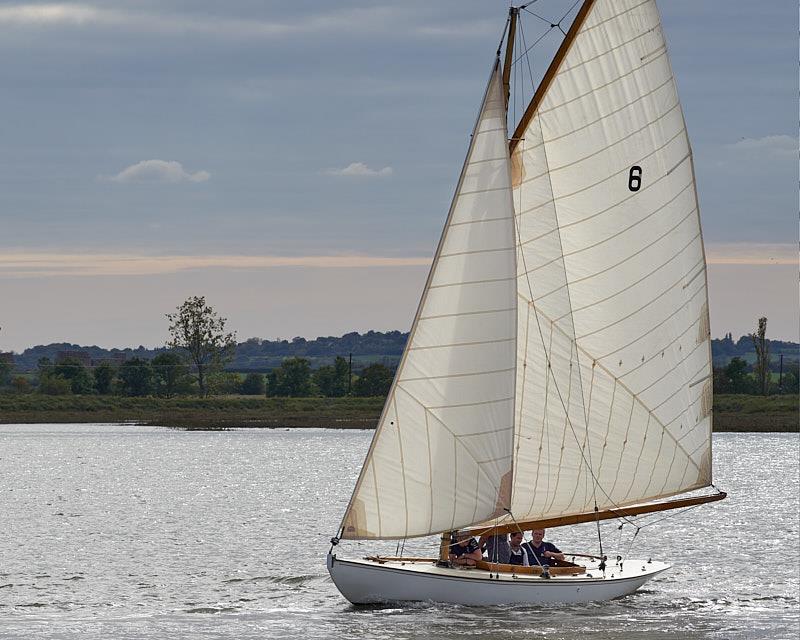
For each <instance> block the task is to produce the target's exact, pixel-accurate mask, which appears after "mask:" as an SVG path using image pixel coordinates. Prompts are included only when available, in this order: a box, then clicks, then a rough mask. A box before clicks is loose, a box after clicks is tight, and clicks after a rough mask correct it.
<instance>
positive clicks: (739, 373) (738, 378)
mask: <svg viewBox="0 0 800 640" xmlns="http://www.w3.org/2000/svg"><path fill="white" fill-rule="evenodd" d="M747 369H748V365H747V363H746V362H745V361H744V360H742V359H741V358H739V357H738V356H737V357H735V358H732V359H731V361H730V362H729V363H728V366H726V367H725V368H724V369H717V370H715V371H714V391H715V392H716V393H754V391H755V383H754V382H753V379H752V378H751V377H750V375H749V374H748V372H747Z"/></svg>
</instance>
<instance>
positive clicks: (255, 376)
mask: <svg viewBox="0 0 800 640" xmlns="http://www.w3.org/2000/svg"><path fill="white" fill-rule="evenodd" d="M266 386H267V385H266V383H265V382H264V376H263V374H261V373H248V374H247V375H246V376H245V379H244V380H243V381H242V384H241V387H240V389H239V391H240V392H241V393H242V394H243V395H246V396H263V395H264V393H265V392H266Z"/></svg>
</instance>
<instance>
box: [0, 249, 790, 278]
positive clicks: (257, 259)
mask: <svg viewBox="0 0 800 640" xmlns="http://www.w3.org/2000/svg"><path fill="white" fill-rule="evenodd" d="M432 259H433V256H378V255H364V254H357V253H350V254H338V255H301V256H280V255H234V254H212V255H161V256H158V255H147V254H133V253H119V254H112V253H94V254H92V253H44V252H42V251H30V252H26V251H24V250H16V251H8V252H5V253H4V252H2V251H0V278H37V277H39V278H43V277H64V276H82V277H91V276H147V275H160V274H166V273H179V272H182V271H193V270H200V269H234V270H235V269H271V268H279V267H306V268H351V269H352V268H356V269H358V268H370V267H429V266H430V264H431V261H432ZM706 263H707V264H709V265H751V266H766V265H795V266H796V265H798V250H797V246H796V245H795V244H790V243H750V242H728V243H709V244H708V245H707V246H706Z"/></svg>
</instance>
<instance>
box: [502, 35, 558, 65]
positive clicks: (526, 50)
mask: <svg viewBox="0 0 800 640" xmlns="http://www.w3.org/2000/svg"><path fill="white" fill-rule="evenodd" d="M554 28H555V27H550V28H549V29H548V30H547V31H545V32H544V33H543V34H542V35H540V36H539V37H538V38H537V39H536V40H534V42H533V44H532V45H531V46H530V47H528V48H527V49H525V51H523V52H522V53H520V54H519V55H518V56H517V57H516V59H515V60H514V62H513V63H512V64H514V65H516V64H517V62H519V61H520V60H522V56H524V55H527V53H528V51H530V50H531V49H533V48H534V47H535V46H536V45H537V44H539V43H540V42H541V41H542V40H544V39H545V38H546V37H547V36H548V35H549V34H550V32H551V31H552V30H553V29H554Z"/></svg>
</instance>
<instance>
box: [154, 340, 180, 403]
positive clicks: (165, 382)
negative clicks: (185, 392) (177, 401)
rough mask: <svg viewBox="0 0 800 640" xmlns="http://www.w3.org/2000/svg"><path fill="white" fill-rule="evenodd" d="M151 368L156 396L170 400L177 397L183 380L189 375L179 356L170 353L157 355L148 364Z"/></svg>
mask: <svg viewBox="0 0 800 640" xmlns="http://www.w3.org/2000/svg"><path fill="white" fill-rule="evenodd" d="M150 366H151V367H152V368H153V382H154V387H155V392H156V395H159V396H161V397H163V398H172V397H173V396H175V395H177V393H178V390H179V389H180V388H181V386H185V384H182V383H184V380H185V378H186V376H188V375H189V368H188V367H187V366H186V365H185V364H184V362H183V358H182V357H181V356H180V354H178V353H175V352H170V351H165V352H163V353H159V354H158V355H157V356H156V357H155V358H153V360H152V361H151V362H150Z"/></svg>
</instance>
